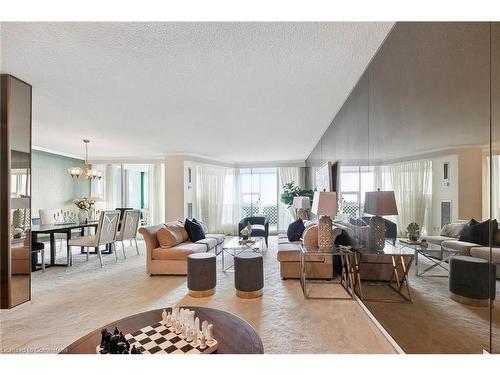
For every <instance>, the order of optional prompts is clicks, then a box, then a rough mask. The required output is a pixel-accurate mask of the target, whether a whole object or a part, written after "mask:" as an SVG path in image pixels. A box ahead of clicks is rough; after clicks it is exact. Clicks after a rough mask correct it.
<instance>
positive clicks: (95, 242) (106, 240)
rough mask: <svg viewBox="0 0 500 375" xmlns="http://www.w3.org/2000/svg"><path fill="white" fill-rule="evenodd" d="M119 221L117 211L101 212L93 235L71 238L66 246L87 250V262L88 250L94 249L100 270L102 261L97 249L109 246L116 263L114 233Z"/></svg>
mask: <svg viewBox="0 0 500 375" xmlns="http://www.w3.org/2000/svg"><path fill="white" fill-rule="evenodd" d="M119 220H120V212H119V211H116V210H111V211H102V212H101V216H100V217H99V224H98V225H97V229H96V231H95V235H93V236H82V237H75V238H72V239H70V240H69V242H68V245H69V246H80V247H85V248H86V249H87V261H88V260H89V248H90V247H93V248H95V251H96V253H97V256H98V257H99V262H100V263H101V268H102V267H103V266H104V263H103V261H102V254H101V250H100V249H99V248H100V247H101V246H103V245H107V244H111V246H112V250H113V252H114V253H115V260H116V261H117V262H118V254H116V233H117V230H118V221H119Z"/></svg>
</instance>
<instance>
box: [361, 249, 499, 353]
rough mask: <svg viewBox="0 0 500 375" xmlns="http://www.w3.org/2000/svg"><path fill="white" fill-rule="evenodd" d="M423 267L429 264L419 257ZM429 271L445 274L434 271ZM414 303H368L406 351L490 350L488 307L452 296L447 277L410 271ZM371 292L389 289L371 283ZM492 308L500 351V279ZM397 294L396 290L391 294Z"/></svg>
mask: <svg viewBox="0 0 500 375" xmlns="http://www.w3.org/2000/svg"><path fill="white" fill-rule="evenodd" d="M420 262H421V264H420V265H419V267H421V268H420V270H423V269H424V268H425V266H424V263H425V264H426V265H428V264H430V263H429V261H427V262H426V261H424V260H422V258H420ZM429 274H431V275H432V274H433V275H445V276H447V273H446V271H442V270H432V271H429ZM410 285H411V291H412V296H413V303H380V302H367V303H366V304H367V306H368V307H369V309H370V311H371V312H372V313H373V315H374V316H375V317H376V318H377V320H378V321H379V322H380V323H381V324H382V326H383V327H384V328H385V329H386V330H387V331H388V333H389V334H390V335H391V336H392V337H393V338H394V339H395V340H396V341H397V343H398V344H399V345H400V346H401V348H402V349H403V350H404V351H405V352H406V353H482V351H483V349H487V350H489V308H488V307H471V306H467V305H463V304H460V303H458V302H455V301H453V300H452V299H451V298H450V296H449V290H448V277H429V276H428V274H424V275H423V276H419V277H417V276H415V273H414V269H413V268H412V269H411V270H410ZM371 288H372V289H373V290H372V291H371V293H372V294H373V295H377V294H378V293H382V292H384V293H387V290H389V289H388V288H383V289H381V288H382V287H379V286H372V287H371ZM496 291H497V294H496V300H495V303H494V308H493V314H492V316H493V325H492V331H493V337H492V339H493V352H494V353H500V282H499V281H498V280H497V286H496ZM392 297H395V296H394V293H393V294H392Z"/></svg>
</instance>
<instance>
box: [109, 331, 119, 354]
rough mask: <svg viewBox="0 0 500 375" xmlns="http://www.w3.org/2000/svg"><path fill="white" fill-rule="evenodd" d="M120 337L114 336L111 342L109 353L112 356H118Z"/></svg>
mask: <svg viewBox="0 0 500 375" xmlns="http://www.w3.org/2000/svg"><path fill="white" fill-rule="evenodd" d="M118 337H119V336H118V335H113V336H111V339H110V340H109V352H110V353H111V354H118Z"/></svg>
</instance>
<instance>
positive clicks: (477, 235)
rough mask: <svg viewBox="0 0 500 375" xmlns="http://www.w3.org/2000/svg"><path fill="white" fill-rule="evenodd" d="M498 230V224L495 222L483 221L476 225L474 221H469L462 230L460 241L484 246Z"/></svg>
mask: <svg viewBox="0 0 500 375" xmlns="http://www.w3.org/2000/svg"><path fill="white" fill-rule="evenodd" d="M497 229H498V223H497V221H496V219H495V220H489V219H488V220H485V221H483V222H482V223H478V222H477V221H476V220H474V219H471V220H470V221H469V222H468V223H467V224H466V225H465V226H464V229H463V230H462V233H461V234H460V238H459V239H460V241H465V242H471V243H477V244H479V245H483V246H486V245H488V244H489V243H490V238H492V237H493V236H494V235H495V233H496V231H497Z"/></svg>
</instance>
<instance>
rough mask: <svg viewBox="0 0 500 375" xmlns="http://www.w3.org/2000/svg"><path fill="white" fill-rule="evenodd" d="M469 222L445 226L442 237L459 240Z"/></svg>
mask: <svg viewBox="0 0 500 375" xmlns="http://www.w3.org/2000/svg"><path fill="white" fill-rule="evenodd" d="M466 224H467V222H460V221H459V222H454V223H449V224H446V225H445V226H443V229H441V236H444V237H453V238H459V237H460V235H461V234H462V231H463V229H464V227H465V225H466Z"/></svg>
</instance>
